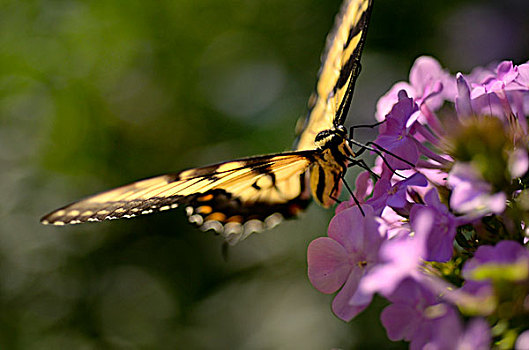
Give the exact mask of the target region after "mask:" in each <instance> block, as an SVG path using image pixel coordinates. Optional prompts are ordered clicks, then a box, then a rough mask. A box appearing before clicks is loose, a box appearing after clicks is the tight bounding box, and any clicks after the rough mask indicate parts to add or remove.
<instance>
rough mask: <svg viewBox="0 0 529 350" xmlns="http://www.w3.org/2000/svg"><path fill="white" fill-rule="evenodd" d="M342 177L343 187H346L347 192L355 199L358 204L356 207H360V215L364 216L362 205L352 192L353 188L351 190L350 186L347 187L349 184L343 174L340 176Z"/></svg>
mask: <svg viewBox="0 0 529 350" xmlns="http://www.w3.org/2000/svg"><path fill="white" fill-rule="evenodd" d="M340 177H341V179H342V182H343V184H344V185H345V188H347V192H349V194H350V195H351V197H353V200H354V201H355V203H356V205H357V206H358V209H360V212H361V213H362V216H366V213H365V212H364V209H362V206H361V205H360V201H359V200H358V198H356V196H355V194H354V193H353V190H351V187H349V184H348V183H347V181H345V177H344V176H343V175H341V176H340Z"/></svg>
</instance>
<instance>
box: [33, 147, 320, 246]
mask: <svg viewBox="0 0 529 350" xmlns="http://www.w3.org/2000/svg"><path fill="white" fill-rule="evenodd" d="M312 156H313V155H312V152H290V153H280V154H275V155H268V156H259V157H252V158H246V159H239V160H233V161H229V162H224V163H219V164H215V165H210V166H206V167H202V168H195V169H189V170H185V171H182V172H180V173H175V174H166V175H161V176H156V177H153V178H150V179H145V180H141V181H137V182H134V183H131V184H129V185H125V186H122V187H118V188H115V189H112V190H109V191H105V192H102V193H99V194H96V195H93V196H90V197H88V198H85V199H83V200H80V201H78V202H75V203H72V204H69V205H67V206H65V207H63V208H60V209H58V210H55V211H53V212H52V213H50V214H48V215H46V216H44V217H43V218H42V219H41V222H42V223H44V224H54V225H65V224H77V223H83V222H88V221H102V220H111V219H120V218H130V217H134V216H137V215H141V214H150V213H154V212H159V211H165V210H169V209H173V208H176V207H178V206H179V205H184V206H186V214H187V215H188V217H189V221H190V222H192V223H194V224H196V225H197V226H199V227H200V228H201V229H203V230H204V231H206V230H208V229H213V230H215V231H216V232H218V233H220V234H222V235H224V236H225V237H226V240H227V241H228V242H229V243H236V242H237V241H239V240H240V239H242V238H245V237H246V236H248V235H249V234H250V233H252V232H255V231H262V230H263V229H267V228H271V227H273V226H275V225H276V224H277V223H279V222H280V221H281V219H282V218H289V217H293V216H295V215H296V214H297V213H298V212H299V211H300V210H302V209H304V208H305V207H306V206H307V205H308V203H309V199H310V195H309V193H308V191H307V189H306V182H307V179H306V175H305V173H306V171H307V169H308V168H309V166H310V165H311V163H312V162H313V161H314V159H313V157H312Z"/></svg>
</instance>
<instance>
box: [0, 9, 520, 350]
mask: <svg viewBox="0 0 529 350" xmlns="http://www.w3.org/2000/svg"><path fill="white" fill-rule="evenodd" d="M339 6H340V1H338V0H332V1H321V0H320V1H316V0H288V1H285V0H223V1H219V0H199V1H197V0H159V1H123V0H100V1H73V0H68V1H66V0H62V1H61V0H54V1H51V0H48V1H45V0H41V1H37V0H35V1H29V0H27V1H10V0H0V194H1V197H0V199H1V201H0V348H1V349H2V350H3V349H101V348H109V349H175V348H188V349H223V348H224V349H281V348H283V349H329V348H333V347H334V348H343V349H352V348H357V349H367V348H382V347H383V348H386V349H390V348H393V349H401V348H405V345H404V344H403V343H390V342H389V341H388V340H386V335H385V331H384V330H383V329H382V327H381V325H380V322H379V312H380V310H381V308H382V307H383V306H384V302H383V301H382V300H379V299H377V300H376V302H375V304H374V305H372V308H370V310H368V311H367V312H365V313H363V314H362V315H361V316H360V317H358V318H357V319H355V320H354V321H352V322H351V323H344V322H342V321H340V320H338V319H337V318H336V317H334V316H333V315H332V313H331V311H330V302H331V300H332V296H327V295H323V294H321V293H319V292H318V291H316V290H315V289H314V288H313V287H312V286H311V285H310V283H309V281H308V279H307V277H306V249H307V245H308V244H309V242H310V241H311V240H313V239H314V238H316V237H318V236H322V235H324V234H325V233H326V227H327V224H328V221H329V219H330V217H331V216H332V213H333V211H332V210H324V209H321V208H319V207H317V206H316V205H313V206H311V207H310V209H309V210H308V213H306V214H305V215H303V216H302V217H301V218H300V219H299V220H295V221H290V222H287V223H284V224H282V225H281V226H280V227H278V228H276V229H274V230H272V231H270V232H266V233H262V234H257V235H253V236H251V237H250V238H249V239H247V240H246V241H243V242H242V243H240V244H238V245H237V246H235V247H234V248H232V249H230V250H229V258H228V260H227V261H224V260H223V259H222V255H221V243H222V240H221V238H220V237H216V236H214V235H213V234H211V233H203V232H200V231H197V230H194V229H193V228H192V227H191V226H190V225H188V224H187V223H186V220H185V215H184V213H183V212H181V211H178V210H176V211H171V212H166V213H163V214H160V215H156V216H149V217H143V218H138V219H135V220H130V221H129V220H124V221H121V222H106V223H102V224H90V225H81V226H75V227H66V228H57V227H45V226H41V225H40V224H39V223H38V219H39V218H40V216H42V215H43V214H45V213H46V212H48V211H50V210H52V209H55V208H57V207H59V206H62V205H64V204H66V203H68V202H70V201H72V200H75V199H78V198H80V197H83V196H85V195H88V194H92V193H94V192H97V191H100V190H104V189H108V188H110V187H113V186H117V185H121V184H124V183H127V182H130V181H133V180H136V179H139V178H144V177H148V176H151V175H156V174H160V173H164V172H171V171H177V170H180V169H183V168H187V167H193V166H199V165H204V164H207V163H212V162H217V161H221V160H228V159H232V158H234V157H241V156H248V155H254V154H262V153H269V152H276V151H282V150H286V149H288V148H289V147H290V145H291V144H292V141H293V130H294V125H295V122H296V120H297V118H298V117H300V116H303V115H304V114H305V113H306V103H307V102H306V101H307V99H308V96H309V94H310V92H311V90H312V88H313V87H314V84H315V76H316V72H317V70H318V66H319V57H320V54H321V51H322V48H323V44H324V39H325V36H326V33H327V32H328V31H329V29H330V27H331V24H332V22H333V18H334V15H335V13H336V12H337V10H338V8H339ZM528 14H529V3H528V2H527V1H525V0H508V1H503V2H498V1H455V0H451V1H450V0H448V1H447V0H429V1H419V0H412V1H393V0H378V1H376V4H375V8H374V11H373V17H372V21H371V26H370V28H369V34H368V38H367V45H366V50H365V53H364V56H363V59H362V61H363V72H362V75H361V76H360V78H359V80H358V84H357V89H356V94H355V98H354V101H353V106H352V108H351V112H350V114H349V120H348V122H349V123H360V122H365V121H373V120H374V119H373V114H374V110H375V103H376V100H377V99H378V98H379V97H380V96H381V95H382V94H383V93H384V92H385V91H387V89H389V88H390V87H391V85H392V84H393V83H394V82H396V81H398V80H405V79H407V75H408V71H409V68H410V67H411V65H412V63H413V61H414V59H415V58H416V57H418V56H420V55H424V54H428V55H433V56H435V57H436V58H438V59H439V60H440V61H441V63H442V64H443V66H445V67H447V68H448V69H449V70H450V71H451V72H452V73H455V72H457V71H463V72H468V71H469V70H470V69H471V68H472V67H474V66H476V65H483V64H487V63H489V62H491V61H494V60H502V59H512V60H514V61H515V62H516V63H522V62H524V61H526V60H527V59H528V58H529V39H528V38H529V36H528V35H527V33H528V32H529V28H528V26H529V22H528V21H527V16H528ZM369 136H370V135H363V137H369ZM350 177H351V179H352V178H353V175H352V174H351V175H350Z"/></svg>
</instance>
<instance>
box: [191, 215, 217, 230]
mask: <svg viewBox="0 0 529 350" xmlns="http://www.w3.org/2000/svg"><path fill="white" fill-rule="evenodd" d="M193 216H194V215H193ZM200 229H201V230H202V231H207V230H213V231H215V232H217V233H220V234H222V233H223V232H224V226H223V225H222V223H220V222H219V221H217V220H210V221H206V222H205V223H204V224H203V225H202V226H201V227H200Z"/></svg>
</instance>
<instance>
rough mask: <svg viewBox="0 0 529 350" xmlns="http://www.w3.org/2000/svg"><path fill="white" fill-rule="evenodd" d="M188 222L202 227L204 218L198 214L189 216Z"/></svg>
mask: <svg viewBox="0 0 529 350" xmlns="http://www.w3.org/2000/svg"><path fill="white" fill-rule="evenodd" d="M188 220H189V222H190V223H192V224H196V225H198V226H200V225H202V223H203V222H204V218H203V217H202V216H201V215H199V214H195V215H191V216H190V217H189V219H188Z"/></svg>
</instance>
